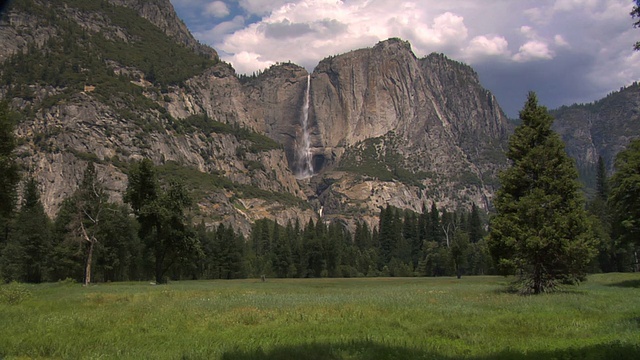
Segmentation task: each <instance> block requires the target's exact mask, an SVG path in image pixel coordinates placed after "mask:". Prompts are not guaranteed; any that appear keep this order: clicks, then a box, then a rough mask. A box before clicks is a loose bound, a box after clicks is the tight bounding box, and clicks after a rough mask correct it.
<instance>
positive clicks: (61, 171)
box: [0, 0, 508, 233]
mask: <svg viewBox="0 0 640 360" xmlns="http://www.w3.org/2000/svg"><path fill="white" fill-rule="evenodd" d="M31 4H32V5H33V6H32V7H23V6H20V7H15V8H14V9H12V10H10V11H9V14H8V17H7V18H5V19H4V20H3V23H2V26H0V29H2V31H4V32H5V34H7V35H8V38H7V39H9V40H8V41H5V42H6V43H7V46H6V47H5V49H21V52H22V53H25V52H26V54H25V55H24V58H21V59H25V60H28V59H29V58H30V57H31V56H32V55H36V54H37V53H38V52H40V51H42V48H43V47H47V46H53V45H51V44H52V43H51V42H49V41H47V39H46V38H47V36H49V37H50V38H51V37H52V36H53V35H55V37H56V38H62V39H64V38H65V36H66V37H69V38H71V37H72V36H71V35H73V31H76V32H77V31H80V30H74V29H75V27H74V26H76V25H77V26H79V28H81V29H84V30H82V33H81V37H82V38H83V39H85V40H84V42H80V44H79V45H77V46H85V47H86V49H91V51H94V52H95V54H100V57H101V58H102V59H103V60H102V62H101V63H98V64H97V65H96V64H95V63H92V66H93V67H89V65H87V64H79V69H80V73H81V74H85V75H84V76H86V78H92V79H95V81H93V82H92V83H91V84H90V85H91V86H89V87H86V86H84V87H83V86H81V83H79V82H78V81H76V82H69V81H65V79H55V78H54V79H53V80H51V81H49V82H47V81H43V80H38V79H35V80H34V79H32V80H29V81H31V82H29V83H28V84H21V85H20V86H18V85H16V84H15V82H14V83H11V82H7V81H4V82H3V83H2V87H1V89H0V94H2V96H3V98H5V99H6V100H9V101H10V103H11V105H12V107H13V108H14V109H15V110H18V111H20V112H22V113H23V115H24V120H23V121H22V122H21V123H20V124H19V126H18V131H17V134H18V137H19V138H20V142H21V145H20V148H19V149H18V151H19V157H20V159H21V161H22V163H23V164H24V165H25V168H28V169H30V171H31V173H32V174H33V175H34V176H36V177H37V178H38V180H40V183H41V185H42V190H43V194H44V195H43V201H44V203H45V207H46V209H47V211H48V212H49V214H50V215H54V214H55V212H56V209H57V207H58V206H59V204H60V203H61V201H62V200H63V199H64V198H65V197H66V196H68V195H69V194H70V193H71V192H72V191H73V189H74V188H75V187H76V186H77V183H78V181H79V177H80V176H81V174H82V172H83V170H84V167H85V166H86V163H87V162H88V161H95V162H97V163H98V171H99V173H100V176H101V177H102V178H103V179H104V181H105V183H106V184H107V187H108V188H109V189H110V191H111V195H112V199H114V200H116V201H118V200H119V199H121V194H122V191H123V189H124V187H125V186H126V168H127V163H129V162H131V161H135V160H136V159H140V158H142V157H148V158H151V159H152V160H153V161H154V162H155V163H156V164H158V165H160V166H161V171H163V172H164V175H165V176H174V177H176V176H177V177H182V178H183V180H185V181H187V185H188V186H190V187H191V188H192V190H193V194H194V196H195V197H197V200H198V209H197V210H196V211H195V213H194V217H195V218H196V219H204V220H205V222H207V223H208V224H210V225H215V224H217V223H219V222H224V223H226V224H231V225H233V226H234V227H236V228H238V229H240V230H242V231H243V232H245V233H246V232H247V231H248V229H249V226H250V224H251V223H252V222H253V221H255V220H256V219H258V218H261V217H268V218H271V219H277V220H278V221H280V222H281V223H285V222H286V221H288V220H294V219H298V220H300V221H301V222H306V221H308V220H309V219H315V220H318V219H320V218H322V219H323V220H325V221H341V222H343V223H346V224H348V225H352V224H353V223H354V222H355V221H358V220H361V219H364V220H366V221H369V222H370V224H371V225H375V222H376V221H377V220H376V217H377V214H378V212H379V207H381V206H385V205H387V204H390V205H394V206H397V207H400V208H406V209H411V210H414V211H420V209H421V207H422V206H423V204H426V205H430V203H431V202H435V203H436V204H437V205H438V206H439V207H447V208H449V209H453V208H456V207H458V206H470V204H471V203H472V202H475V203H477V204H478V205H479V206H481V207H484V208H488V207H489V206H490V199H491V196H492V194H493V192H494V190H495V187H496V181H495V179H496V174H497V171H498V170H499V169H501V168H502V167H504V166H505V165H506V159H505V157H504V154H503V149H504V146H505V144H506V139H507V135H508V124H507V122H506V117H505V116H504V114H503V113H502V111H501V110H500V108H499V106H498V104H497V102H496V100H495V98H494V97H493V95H491V94H490V93H489V92H488V91H487V90H485V89H483V88H482V86H481V85H480V83H479V81H478V77H477V75H476V74H475V72H474V71H473V70H472V69H471V68H470V67H468V66H466V65H464V64H461V63H458V62H455V61H452V60H450V59H448V58H446V57H444V56H443V55H439V54H432V55H430V56H427V57H425V58H421V59H419V58H417V57H416V56H415V55H414V54H413V52H412V51H411V47H410V45H409V44H408V43H407V42H404V41H401V40H399V39H390V40H387V41H383V42H380V43H379V44H377V45H375V46H373V47H372V48H368V49H361V50H356V51H353V52H349V53H347V54H343V55H339V56H334V57H330V58H327V59H325V60H323V61H322V62H320V64H319V65H318V66H317V67H316V69H315V70H314V71H313V72H312V73H311V74H309V73H308V72H307V70H305V69H304V68H302V67H299V66H297V65H295V64H279V65H276V66H273V67H272V68H271V69H268V70H267V71H265V72H264V73H262V74H260V75H259V76H257V77H255V78H251V79H249V80H248V81H240V79H239V78H238V77H237V76H236V74H235V72H234V70H233V69H232V68H231V67H230V66H229V65H228V64H224V63H220V62H211V63H207V64H208V65H207V66H206V68H204V69H203V70H202V71H199V72H197V73H195V74H193V75H189V76H188V77H187V78H182V79H180V78H178V79H173V78H171V77H167V80H163V78H162V77H161V75H162V74H161V73H160V71H161V70H162V69H159V68H158V67H157V66H160V65H156V67H153V66H152V67H148V68H144V66H148V65H145V63H144V62H141V61H139V59H136V58H133V57H131V56H129V57H127V56H125V55H122V54H119V53H117V52H115V50H113V49H112V48H111V47H110V46H112V45H110V44H114V43H115V44H120V45H119V46H121V47H125V48H127V46H133V45H135V44H136V43H140V41H144V40H145V39H140V37H141V36H146V34H151V35H149V36H154V38H156V39H160V38H159V37H158V35H154V34H155V33H154V30H153V29H152V28H151V27H153V26H155V27H156V28H159V29H160V30H162V33H163V34H164V36H168V37H169V38H171V39H172V40H171V41H173V42H174V43H176V42H177V43H178V44H180V46H186V47H188V48H189V49H191V51H192V52H194V53H196V54H197V56H201V57H202V59H210V58H211V56H212V55H211V54H215V52H214V51H213V50H210V51H208V50H206V49H205V50H202V48H200V47H199V46H201V45H199V44H197V42H194V41H193V40H192V39H193V38H192V37H191V36H190V34H188V31H186V32H185V30H186V28H184V24H182V22H180V21H179V20H178V19H177V17H176V16H175V13H174V12H173V8H172V7H171V6H170V3H169V2H168V0H162V1H152V2H143V1H136V0H112V1H109V2H108V3H107V2H106V1H98V2H87V1H83V0H67V1H64V0H60V1H52V2H44V1H38V0H33V1H31ZM104 9H106V10H104ZM123 9H131V10H133V11H135V13H136V14H137V15H136V16H141V17H143V18H145V19H148V20H149V21H150V22H149V23H144V20H141V21H140V24H143V26H145V31H144V32H138V33H134V32H131V31H130V29H128V28H126V27H123V26H121V22H119V21H118V19H117V18H114V16H131V15H130V13H128V12H126V11H125V10H123ZM114 14H115V15H114ZM7 19H8V20H7ZM12 19H13V20H12ZM16 19H22V20H20V21H18V20H16ZM34 19H35V20H34ZM27 20H28V21H27ZM30 21H35V22H33V23H38V24H40V25H42V26H40V27H30V26H29V25H28V24H27V22H30ZM67 23H71V24H76V25H73V26H71V25H68V26H67V25H64V24H67ZM145 24H150V25H145ZM147 28H148V29H147ZM39 29H45V30H39ZM18 33H20V34H22V35H18ZM103 38H104V39H105V40H102V39H103ZM160 40H162V39H160ZM162 41H165V40H162ZM32 43H35V44H36V45H37V46H35V48H33V47H32V48H29V44H32ZM54 45H55V44H54ZM63 45H64V44H63ZM60 46H62V45H60ZM103 46H104V48H103ZM103 49H105V50H103ZM131 49H132V52H133V51H134V49H133V48H131ZM194 49H195V50H194ZM178 50H179V49H177V50H176V51H178ZM47 51H48V52H53V51H54V49H47ZM55 51H58V50H55ZM31 52H33V53H31ZM12 54H13V56H16V55H15V54H16V52H15V51H14V52H13V53H12V52H11V51H6V52H5V53H3V56H4V58H3V59H5V60H3V61H4V63H3V74H6V73H7V70H6V69H7V66H9V65H7V64H15V62H11V61H10V59H11V58H12ZM7 59H9V60H7ZM147 60H148V59H147ZM68 61H69V62H71V63H73V62H74V61H76V60H74V59H73V58H70V59H69V60H68ZM83 61H84V60H83ZM199 61H200V62H202V61H205V60H197V59H196V58H194V59H193V62H192V63H193V64H199ZM158 64H160V63H158ZM11 66H13V65H11ZM61 66H62V65H61ZM154 70H155V72H158V74H157V75H156V74H151V72H154ZM15 71H18V70H15ZM103 72H105V73H106V74H107V75H106V77H105V76H102V75H101V76H97V75H94V74H95V73H100V74H102V73H103ZM18 73H19V71H18ZM152 75H156V76H152ZM308 77H310V82H309V83H310V87H309V88H307V81H308V80H307V79H308ZM21 79H29V77H26V76H23V77H22V78H21ZM5 80H6V79H5ZM79 85H80V86H79ZM85 85H86V84H85ZM307 91H308V92H309V97H310V99H309V115H308V117H309V118H308V123H309V132H310V133H309V138H310V143H311V147H310V151H311V153H312V155H313V158H312V161H313V163H314V169H315V170H316V174H315V175H314V176H313V177H311V178H310V179H304V180H298V179H296V172H297V171H298V169H296V167H295V165H294V164H295V157H296V155H295V154H296V149H297V147H298V146H299V144H300V137H301V135H302V128H301V121H300V119H301V116H302V112H303V111H302V108H303V103H304V99H305V94H306V92H307ZM265 135H266V136H265ZM267 137H268V138H267ZM270 139H271V140H270ZM274 141H275V142H274ZM320 214H322V217H320Z"/></svg>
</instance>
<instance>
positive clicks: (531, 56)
mask: <svg viewBox="0 0 640 360" xmlns="http://www.w3.org/2000/svg"><path fill="white" fill-rule="evenodd" d="M553 57H554V53H553V51H551V50H549V46H548V45H547V44H545V43H543V42H541V41H536V40H532V41H528V42H526V43H525V44H524V45H522V46H520V49H519V51H518V53H517V54H515V55H514V56H513V60H514V61H516V62H527V61H535V60H551V59H553Z"/></svg>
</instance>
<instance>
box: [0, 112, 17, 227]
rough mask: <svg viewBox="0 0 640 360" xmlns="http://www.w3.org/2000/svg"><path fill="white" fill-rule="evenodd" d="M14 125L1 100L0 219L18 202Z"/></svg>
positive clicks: (5, 217)
mask: <svg viewBox="0 0 640 360" xmlns="http://www.w3.org/2000/svg"><path fill="white" fill-rule="evenodd" d="M14 126H15V124H14V121H13V119H12V117H11V114H10V112H9V107H8V106H7V104H6V103H5V102H0V220H2V219H3V218H4V219H7V218H8V217H9V215H10V214H11V213H12V212H13V210H14V207H15V204H16V186H17V184H18V181H19V180H20V174H19V169H18V165H17V163H16V161H15V154H14V149H15V147H16V140H15V136H14V134H13V129H14ZM1 223H2V221H0V224H1ZM2 232H3V233H4V231H2ZM2 238H4V235H0V239H2Z"/></svg>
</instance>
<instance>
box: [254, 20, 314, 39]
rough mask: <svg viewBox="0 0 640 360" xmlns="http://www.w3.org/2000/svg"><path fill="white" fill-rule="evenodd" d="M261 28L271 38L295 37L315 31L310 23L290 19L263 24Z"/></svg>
mask: <svg viewBox="0 0 640 360" xmlns="http://www.w3.org/2000/svg"><path fill="white" fill-rule="evenodd" d="M261 30H263V31H264V35H265V36H266V37H267V38H270V39H287V38H295V37H300V36H302V35H304V34H307V33H310V32H313V30H312V29H311V26H309V24H303V23H292V22H291V21H289V20H288V19H284V20H283V21H280V22H276V23H267V24H263V25H262V26H261Z"/></svg>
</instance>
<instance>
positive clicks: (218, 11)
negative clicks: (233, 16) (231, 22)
mask: <svg viewBox="0 0 640 360" xmlns="http://www.w3.org/2000/svg"><path fill="white" fill-rule="evenodd" d="M205 13H206V14H209V15H212V16H213V17H217V18H223V17H226V16H228V15H229V14H230V11H229V8H228V7H227V4H225V3H223V2H222V1H214V2H212V3H209V4H207V5H206V6H205Z"/></svg>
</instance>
